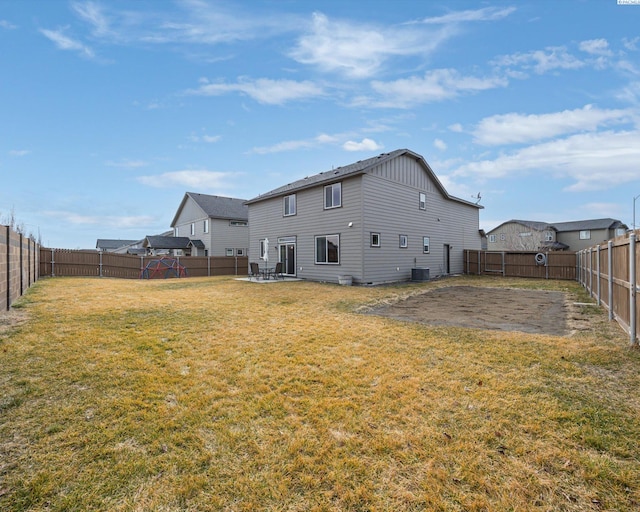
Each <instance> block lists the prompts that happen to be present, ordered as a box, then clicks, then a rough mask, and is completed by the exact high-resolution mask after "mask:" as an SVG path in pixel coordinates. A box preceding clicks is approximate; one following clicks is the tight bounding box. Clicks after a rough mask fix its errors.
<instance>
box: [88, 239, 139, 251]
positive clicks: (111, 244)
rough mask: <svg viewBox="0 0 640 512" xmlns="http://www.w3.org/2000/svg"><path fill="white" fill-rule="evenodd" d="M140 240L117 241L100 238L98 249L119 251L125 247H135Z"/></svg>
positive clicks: (97, 243) (97, 244)
mask: <svg viewBox="0 0 640 512" xmlns="http://www.w3.org/2000/svg"><path fill="white" fill-rule="evenodd" d="M139 241H140V240H120V239H118V240H115V239H112V238H98V241H97V242H96V249H119V248H120V247H124V246H125V245H133V244H136V243H138V242H139Z"/></svg>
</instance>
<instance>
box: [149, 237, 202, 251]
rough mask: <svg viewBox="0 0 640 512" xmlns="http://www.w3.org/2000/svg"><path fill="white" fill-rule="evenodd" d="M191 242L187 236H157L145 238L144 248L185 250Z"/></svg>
mask: <svg viewBox="0 0 640 512" xmlns="http://www.w3.org/2000/svg"><path fill="white" fill-rule="evenodd" d="M190 242H191V240H190V239H189V237H187V236H158V235H149V236H147V237H145V240H144V246H145V247H149V248H151V249H187V248H188V247H189V243H190Z"/></svg>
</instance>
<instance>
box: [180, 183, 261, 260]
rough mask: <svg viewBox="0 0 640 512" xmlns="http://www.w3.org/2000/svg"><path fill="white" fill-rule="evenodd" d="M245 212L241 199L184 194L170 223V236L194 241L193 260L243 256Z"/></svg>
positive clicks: (247, 233)
mask: <svg viewBox="0 0 640 512" xmlns="http://www.w3.org/2000/svg"><path fill="white" fill-rule="evenodd" d="M248 211H249V209H248V208H247V205H246V204H245V200H244V199H236V198H232V197H220V196H211V195H207V194H197V193H195V192H187V193H186V194H185V195H184V198H183V199H182V202H181V203H180V206H179V207H178V211H177V212H176V215H175V217H174V218H173V221H172V222H171V227H172V228H173V235H174V237H186V238H189V239H190V240H193V241H194V243H193V244H192V247H191V255H192V256H246V255H247V248H248V247H249V228H248V226H247V224H248V219H249V214H248ZM196 241H198V242H201V244H202V245H200V243H197V242H196Z"/></svg>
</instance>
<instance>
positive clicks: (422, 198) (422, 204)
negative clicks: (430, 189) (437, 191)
mask: <svg viewBox="0 0 640 512" xmlns="http://www.w3.org/2000/svg"><path fill="white" fill-rule="evenodd" d="M418 205H419V207H420V209H421V210H426V209H427V194H425V193H424V192H420V196H419V198H418Z"/></svg>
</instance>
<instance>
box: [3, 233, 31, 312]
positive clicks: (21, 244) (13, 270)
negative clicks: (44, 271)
mask: <svg viewBox="0 0 640 512" xmlns="http://www.w3.org/2000/svg"><path fill="white" fill-rule="evenodd" d="M39 257H40V251H39V245H38V244H37V243H36V242H35V241H34V240H32V239H31V238H29V237H26V236H24V235H23V234H22V233H18V232H17V231H14V230H12V229H11V227H10V226H4V225H0V311H9V309H10V308H11V304H12V303H13V302H14V301H15V300H16V299H17V298H18V297H20V296H21V295H22V294H23V293H24V292H25V291H27V290H28V289H29V287H30V286H31V285H32V284H33V283H35V282H36V281H37V280H38V277H39V272H38V271H39V268H40V265H39Z"/></svg>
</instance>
